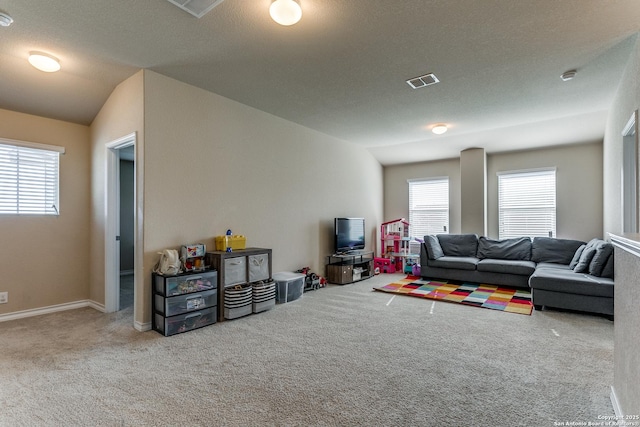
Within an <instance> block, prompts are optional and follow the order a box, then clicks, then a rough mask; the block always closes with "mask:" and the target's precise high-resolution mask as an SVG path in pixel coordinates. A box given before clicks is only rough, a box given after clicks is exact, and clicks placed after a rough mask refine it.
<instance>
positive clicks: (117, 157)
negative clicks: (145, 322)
mask: <svg viewBox="0 0 640 427" xmlns="http://www.w3.org/2000/svg"><path fill="white" fill-rule="evenodd" d="M135 148H136V134H135V133H132V134H130V135H127V136H124V137H122V138H120V139H117V140H115V141H112V142H110V143H108V144H106V172H105V181H106V192H105V311H106V312H107V313H111V312H115V311H119V310H122V309H127V308H131V310H130V311H131V313H132V317H134V312H135V300H136V292H135V288H136V283H137V277H136V274H135V270H136V269H135V264H134V259H136V256H135V254H136V252H137V250H138V248H137V245H136V229H137V226H136V224H137V218H136V209H135V206H136V203H137V200H136V179H135V176H136V167H137V166H136V149H135Z"/></svg>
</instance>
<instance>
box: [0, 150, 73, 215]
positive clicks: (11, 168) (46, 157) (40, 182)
mask: <svg viewBox="0 0 640 427" xmlns="http://www.w3.org/2000/svg"><path fill="white" fill-rule="evenodd" d="M11 142H14V141H9V140H2V139H0V214H14V215H58V214H59V200H58V198H59V193H58V174H59V168H60V166H59V163H60V162H59V160H60V154H61V153H64V149H62V148H60V147H52V146H47V145H42V144H33V143H21V142H19V141H15V142H18V143H20V145H14V144H13V143H11ZM41 147H47V148H51V149H43V148H41Z"/></svg>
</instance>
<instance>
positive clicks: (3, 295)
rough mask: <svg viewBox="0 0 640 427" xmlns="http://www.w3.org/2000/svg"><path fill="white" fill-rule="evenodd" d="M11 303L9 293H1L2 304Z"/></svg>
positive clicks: (0, 301)
mask: <svg viewBox="0 0 640 427" xmlns="http://www.w3.org/2000/svg"><path fill="white" fill-rule="evenodd" d="M8 302H9V292H0V304H6V303H8Z"/></svg>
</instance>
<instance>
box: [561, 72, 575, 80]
mask: <svg viewBox="0 0 640 427" xmlns="http://www.w3.org/2000/svg"><path fill="white" fill-rule="evenodd" d="M577 73H578V72H577V71H576V70H569V71H565V72H564V73H562V75H561V76H560V78H561V79H562V81H563V82H568V81H569V80H571V79H573V78H574V77H575V76H576V74H577Z"/></svg>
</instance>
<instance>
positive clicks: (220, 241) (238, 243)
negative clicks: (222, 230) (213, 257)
mask: <svg viewBox="0 0 640 427" xmlns="http://www.w3.org/2000/svg"><path fill="white" fill-rule="evenodd" d="M215 242H216V251H227V252H233V251H235V250H241V249H246V246H247V238H246V237H245V236H242V235H234V234H233V233H232V232H231V230H227V233H226V234H225V235H224V236H216V238H215Z"/></svg>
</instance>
